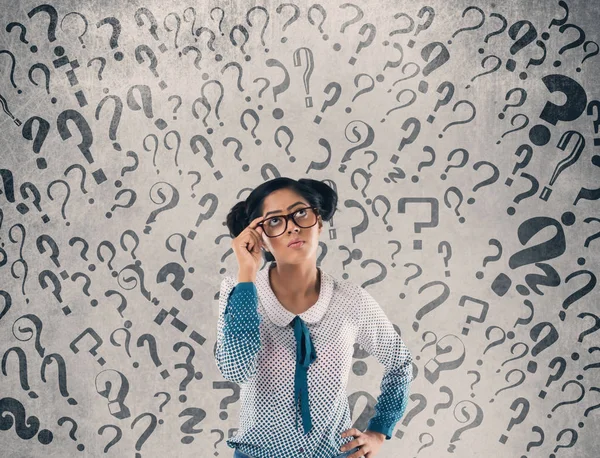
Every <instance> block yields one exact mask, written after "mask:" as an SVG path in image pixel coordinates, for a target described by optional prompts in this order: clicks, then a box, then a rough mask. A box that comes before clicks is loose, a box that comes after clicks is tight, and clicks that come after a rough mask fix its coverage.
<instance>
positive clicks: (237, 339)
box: [215, 276, 261, 383]
mask: <svg viewBox="0 0 600 458" xmlns="http://www.w3.org/2000/svg"><path fill="white" fill-rule="evenodd" d="M236 283H237V282H236V281H235V280H234V279H233V278H232V277H230V276H228V277H225V278H224V279H223V281H222V282H221V291H220V293H219V321H218V325H217V349H216V354H215V360H216V363H217V367H218V368H219V370H220V371H221V375H222V376H223V378H225V379H226V380H230V381H232V382H236V383H244V382H245V381H247V380H248V379H250V378H251V377H253V376H254V374H255V373H256V361H257V355H258V350H259V349H260V327H259V325H260V322H261V318H260V315H259V313H258V310H257V307H258V294H257V291H256V285H255V284H254V283H253V282H241V283H237V284H236Z"/></svg>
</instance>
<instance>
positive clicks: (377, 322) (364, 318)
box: [355, 287, 413, 440]
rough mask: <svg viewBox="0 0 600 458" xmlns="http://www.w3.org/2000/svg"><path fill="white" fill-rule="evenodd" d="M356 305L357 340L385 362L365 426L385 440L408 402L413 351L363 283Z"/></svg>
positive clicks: (392, 430) (390, 434) (389, 435)
mask: <svg viewBox="0 0 600 458" xmlns="http://www.w3.org/2000/svg"><path fill="white" fill-rule="evenodd" d="M356 306H357V307H358V310H357V311H356V315H355V316H356V317H357V319H358V333H357V339H356V340H357V342H358V343H359V344H360V345H361V346H362V348H363V349H364V350H365V351H367V353H369V354H370V355H373V356H375V358H377V360H378V361H379V362H380V363H381V364H383V365H384V366H385V372H384V374H383V379H382V381H381V394H380V395H379V397H378V398H377V404H375V415H374V416H373V418H371V420H370V421H369V423H368V426H367V430H371V431H377V432H379V433H382V434H385V436H386V440H390V439H391V438H392V433H393V432H394V428H395V426H396V423H398V421H400V419H401V418H402V415H404V411H405V410H406V405H407V404H408V394H409V384H410V382H411V381H412V378H413V377H412V355H411V353H410V351H409V350H408V348H407V347H406V345H405V344H404V342H403V341H402V338H401V337H400V336H399V335H398V333H397V332H396V330H395V329H394V326H393V325H392V323H391V322H390V320H389V319H388V317H387V316H386V314H385V312H384V311H383V310H382V309H381V307H380V306H379V304H378V303H377V301H376V300H375V299H374V298H373V297H372V296H371V295H370V294H369V292H368V291H366V290H365V289H364V288H362V287H361V288H360V291H359V294H358V296H357V299H356Z"/></svg>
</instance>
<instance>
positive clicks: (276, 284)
mask: <svg viewBox="0 0 600 458" xmlns="http://www.w3.org/2000/svg"><path fill="white" fill-rule="evenodd" d="M269 274H270V282H271V289H273V292H275V293H277V295H278V296H282V297H286V298H288V299H290V300H300V301H301V300H304V299H310V298H313V297H315V296H317V297H318V296H319V293H320V291H321V270H320V269H319V268H317V267H316V266H315V265H314V264H312V265H311V266H310V267H305V266H298V265H289V266H281V267H280V266H278V265H277V263H273V266H272V268H271V269H270V272H269Z"/></svg>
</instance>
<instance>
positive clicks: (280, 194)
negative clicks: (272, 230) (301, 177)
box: [262, 188, 323, 264]
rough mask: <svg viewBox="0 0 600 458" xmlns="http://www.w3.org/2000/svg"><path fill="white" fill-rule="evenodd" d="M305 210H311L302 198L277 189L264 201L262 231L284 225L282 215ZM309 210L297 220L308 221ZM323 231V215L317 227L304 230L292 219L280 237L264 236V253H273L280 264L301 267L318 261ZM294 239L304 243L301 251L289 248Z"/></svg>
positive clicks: (263, 234) (300, 214)
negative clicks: (269, 227) (314, 260)
mask: <svg viewBox="0 0 600 458" xmlns="http://www.w3.org/2000/svg"><path fill="white" fill-rule="evenodd" d="M305 207H310V204H309V203H308V201H307V200H306V199H305V198H304V197H302V196H301V195H299V194H297V193H295V192H294V191H292V190H290V189H286V188H282V189H278V190H277V191H273V192H272V193H271V194H269V195H268V196H267V197H266V198H265V200H264V201H263V213H262V216H263V222H264V225H263V228H265V227H267V225H271V227H275V226H278V225H280V224H281V223H283V226H284V227H285V222H284V221H285V219H284V218H283V215H287V214H289V213H293V212H296V211H299V210H301V209H303V208H305ZM310 211H311V210H310V209H307V210H305V211H302V212H300V213H299V214H298V215H297V219H298V220H299V221H300V220H301V218H302V217H306V215H307V212H310ZM322 229H323V221H322V219H321V216H320V215H317V224H315V225H314V226H312V227H309V228H303V227H300V226H298V225H296V223H295V222H294V220H293V219H292V218H291V217H290V218H289V221H288V224H287V228H286V230H285V231H284V232H283V234H281V235H280V236H278V237H267V235H266V234H265V233H264V232H263V233H262V240H263V243H264V246H265V250H267V251H270V252H271V254H272V255H273V257H274V258H275V259H276V260H277V261H278V264H299V263H302V262H306V260H308V259H310V258H312V257H314V258H316V253H317V247H318V246H319V236H320V234H321V230H322ZM293 239H300V240H304V243H303V244H302V246H301V247H298V248H294V247H288V243H290V241H291V240H293Z"/></svg>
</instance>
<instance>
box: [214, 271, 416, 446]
mask: <svg viewBox="0 0 600 458" xmlns="http://www.w3.org/2000/svg"><path fill="white" fill-rule="evenodd" d="M271 267H274V262H272V263H271V264H270V265H269V266H268V268H264V269H262V270H261V271H259V272H258V273H257V276H256V281H255V282H239V283H238V282H237V281H236V280H235V279H234V277H232V276H226V277H225V278H224V279H223V281H222V282H221V289H220V293H219V319H218V324H217V346H216V350H215V361H216V364H217V367H218V368H219V371H220V372H221V375H222V376H223V378H225V379H226V380H230V381H233V382H236V383H238V384H239V385H240V392H239V395H240V400H241V405H240V421H239V423H240V428H239V429H238V430H237V434H236V435H235V436H233V437H231V438H229V439H228V440H227V445H228V446H229V447H231V448H237V449H239V450H240V451H241V452H242V453H245V454H247V455H250V456H252V457H255V458H279V457H282V458H283V457H286V458H288V457H311V458H312V457H314V458H331V457H334V456H337V455H339V454H340V453H341V452H340V451H339V449H340V447H341V446H342V445H343V444H346V443H347V442H350V441H352V440H354V438H353V437H352V436H348V437H344V438H343V437H341V433H342V432H343V431H345V430H347V429H350V428H351V427H352V426H351V418H350V408H349V405H348V399H347V396H346V386H347V383H348V376H349V372H350V369H351V364H352V355H353V353H354V344H355V343H358V344H360V345H361V347H362V348H363V349H364V350H365V351H366V352H367V353H369V354H370V355H373V356H375V358H377V360H378V361H379V362H380V363H381V364H383V365H384V366H385V372H384V375H383V379H382V381H381V394H380V395H379V397H378V398H377V403H376V405H375V408H374V410H375V415H374V416H373V418H371V420H370V421H369V423H368V426H367V429H368V430H371V431H378V432H380V433H382V434H384V435H385V436H386V440H390V439H391V437H392V432H393V430H394V427H395V425H396V423H397V422H398V421H399V420H400V419H401V418H402V416H403V414H404V411H405V409H406V405H407V403H408V393H409V384H410V382H411V381H412V379H413V377H412V374H413V372H412V355H411V353H410V351H409V350H408V348H407V347H406V345H405V344H404V342H403V340H402V338H401V337H400V336H399V335H398V333H397V332H396V330H395V329H394V327H393V325H392V323H391V322H390V321H389V319H388V318H387V315H386V314H385V312H384V311H383V310H382V309H381V307H380V306H379V304H378V303H377V301H376V300H375V299H374V298H373V297H372V296H371V295H370V294H369V293H368V292H367V291H366V290H365V289H364V288H362V287H360V286H358V285H354V284H352V283H350V282H348V281H343V280H342V281H340V280H336V279H334V278H333V277H332V276H331V275H329V274H328V273H327V272H325V271H323V270H322V269H321V268H319V270H320V272H321V287H320V292H319V298H318V300H317V302H316V303H315V304H314V305H313V306H311V307H310V308H309V309H308V310H306V311H305V312H303V313H301V314H299V315H296V314H294V313H292V312H290V311H288V310H287V309H286V308H285V307H283V305H281V303H280V302H279V300H278V299H277V297H276V296H275V293H274V292H273V290H272V289H271V285H270V281H269V269H270V268H271ZM299 417H301V418H299Z"/></svg>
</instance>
